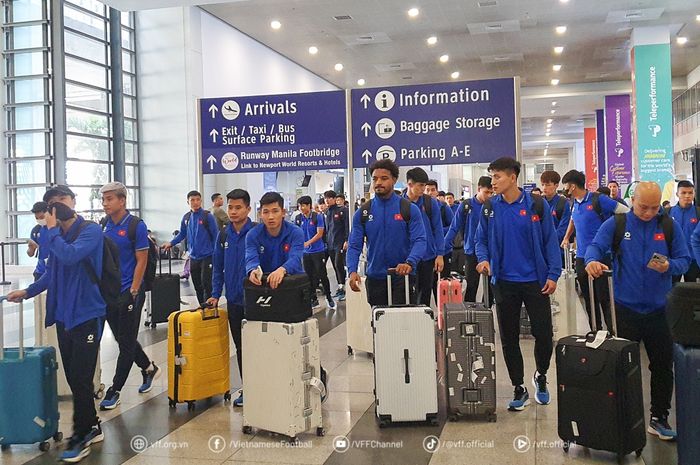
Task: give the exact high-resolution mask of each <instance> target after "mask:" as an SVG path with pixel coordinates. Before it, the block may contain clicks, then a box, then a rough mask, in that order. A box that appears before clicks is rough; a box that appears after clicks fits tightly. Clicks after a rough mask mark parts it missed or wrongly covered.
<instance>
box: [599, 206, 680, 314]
mask: <svg viewBox="0 0 700 465" xmlns="http://www.w3.org/2000/svg"><path fill="white" fill-rule="evenodd" d="M625 215H627V224H626V227H625V237H624V238H623V239H622V242H621V243H620V256H613V285H614V286H615V301H616V302H619V303H620V304H622V305H624V306H625V307H628V308H629V309H631V310H633V311H635V312H639V313H651V312H654V311H658V310H661V309H663V308H664V307H665V306H666V294H667V293H668V291H670V290H671V285H672V282H671V281H672V276H673V275H679V274H683V273H685V272H686V271H688V266H689V265H690V253H689V252H688V246H687V245H686V243H685V237H683V231H682V230H681V227H680V226H679V225H678V223H677V222H676V221H675V220H674V221H673V243H672V244H671V247H672V249H673V250H672V254H671V256H669V251H668V246H667V245H666V238H665V237H664V234H663V229H662V226H661V223H660V222H659V221H658V217H657V218H654V219H652V220H651V221H642V220H640V219H639V218H637V215H635V214H634V212H628V213H625ZM614 235H615V218H609V219H607V220H606V221H605V222H604V223H603V224H602V226H601V227H600V229H599V230H598V232H597V233H596V235H595V237H594V238H593V242H592V243H591V245H589V246H588V249H587V250H586V264H588V263H590V262H592V261H601V260H602V258H603V257H604V256H605V254H606V253H607V252H608V250H610V249H611V248H612V245H613V239H614ZM654 252H657V253H660V254H661V255H665V256H666V257H669V264H670V267H669V269H668V271H667V272H666V273H664V274H660V273H659V272H657V271H654V270H652V269H651V268H649V267H647V264H648V263H649V260H651V257H652V255H653V254H654Z"/></svg>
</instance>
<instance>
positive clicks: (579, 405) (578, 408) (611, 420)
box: [556, 272, 646, 461]
mask: <svg viewBox="0 0 700 465" xmlns="http://www.w3.org/2000/svg"><path fill="white" fill-rule="evenodd" d="M589 280H590V281H591V282H590V283H589V284H590V286H589V287H590V290H591V293H593V282H592V279H590V277H589ZM608 285H609V287H610V301H611V302H610V308H611V311H612V320H613V331H614V333H615V334H616V333H617V324H616V322H615V321H616V320H615V318H616V315H615V302H614V295H613V289H612V273H609V272H608ZM591 302H595V299H594V298H593V296H591ZM591 314H592V315H593V327H594V328H596V327H597V323H596V321H595V312H592V313H591ZM556 366H557V394H558V395H557V400H558V432H559V437H560V438H561V439H562V440H563V441H564V450H565V451H567V452H568V450H569V445H570V444H576V445H580V446H584V447H589V448H591V449H598V450H605V451H609V452H614V453H616V454H617V456H618V461H622V460H623V459H624V456H625V455H627V454H629V453H631V452H635V453H636V454H637V457H639V456H640V455H641V454H642V449H644V446H645V445H646V431H645V423H644V403H643V396H642V373H641V365H640V361H639V344H638V343H637V342H634V341H628V340H627V339H618V338H613V337H611V336H610V334H609V333H607V332H602V331H601V332H599V333H598V332H590V333H588V334H587V335H586V336H567V337H564V338H562V339H560V340H559V342H558V343H557V348H556Z"/></svg>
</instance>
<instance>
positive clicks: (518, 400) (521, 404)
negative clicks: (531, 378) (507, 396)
mask: <svg viewBox="0 0 700 465" xmlns="http://www.w3.org/2000/svg"><path fill="white" fill-rule="evenodd" d="M529 403H530V394H528V393H527V388H526V387H525V386H515V390H514V391H513V400H511V401H510V402H509V403H508V410H510V411H511V412H519V411H521V410H525V407H526V406H527V405H528V404H529Z"/></svg>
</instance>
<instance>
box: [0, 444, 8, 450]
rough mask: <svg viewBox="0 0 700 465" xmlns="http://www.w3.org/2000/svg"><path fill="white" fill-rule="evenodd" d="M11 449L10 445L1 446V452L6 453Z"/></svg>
mask: <svg viewBox="0 0 700 465" xmlns="http://www.w3.org/2000/svg"><path fill="white" fill-rule="evenodd" d="M9 448H10V445H9V444H3V445H0V450H1V451H6V450H7V449H9Z"/></svg>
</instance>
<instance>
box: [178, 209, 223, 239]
mask: <svg viewBox="0 0 700 465" xmlns="http://www.w3.org/2000/svg"><path fill="white" fill-rule="evenodd" d="M209 213H210V212H209V210H204V209H202V226H204V229H206V230H207V234H208V235H209V240H210V241H212V242H214V238H213V237H211V231H209ZM190 218H192V210H190V211H188V212H187V213H185V216H183V217H182V220H183V221H184V222H185V227H187V226H189V224H190ZM217 229H218V228H217ZM190 239H191V238H190Z"/></svg>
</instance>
